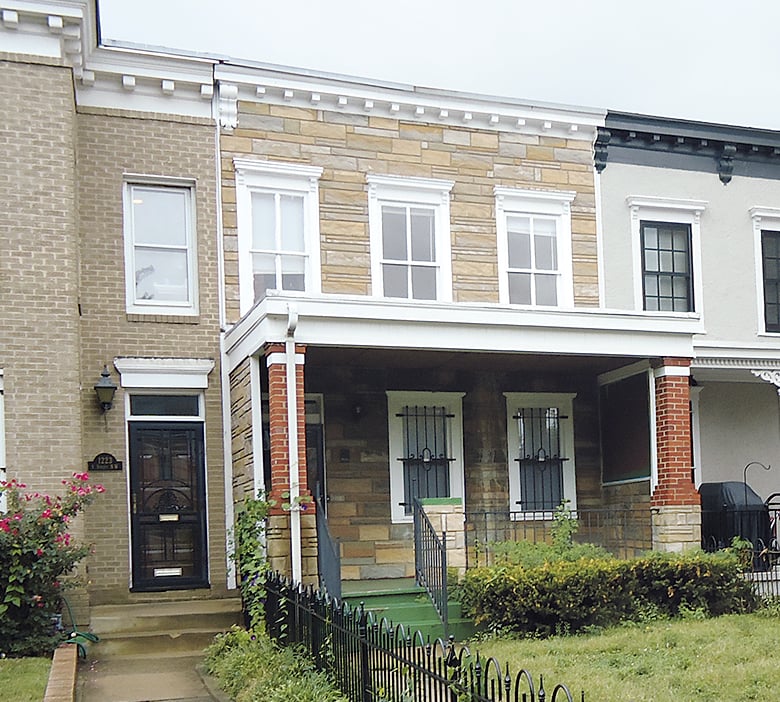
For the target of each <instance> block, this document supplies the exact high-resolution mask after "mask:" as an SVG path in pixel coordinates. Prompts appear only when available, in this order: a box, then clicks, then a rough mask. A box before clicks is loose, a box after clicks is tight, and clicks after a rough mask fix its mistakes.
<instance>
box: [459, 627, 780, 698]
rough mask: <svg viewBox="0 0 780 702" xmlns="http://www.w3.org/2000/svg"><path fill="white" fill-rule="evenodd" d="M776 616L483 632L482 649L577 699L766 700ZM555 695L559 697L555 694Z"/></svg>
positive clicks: (771, 683) (773, 692)
mask: <svg viewBox="0 0 780 702" xmlns="http://www.w3.org/2000/svg"><path fill="white" fill-rule="evenodd" d="M779 629H780V617H777V616H768V615H767V614H760V613H759V614H742V615H726V616H722V617H717V618H714V619H705V620H690V619H688V620H675V621H658V622H651V623H646V624H634V625H630V626H622V627H617V628H614V629H609V630H607V631H605V632H603V633H598V634H588V635H580V636H569V637H553V638H550V639H544V640H541V639H536V640H534V639H515V640H510V639H489V640H485V641H479V642H476V643H473V644H472V646H471V647H472V649H475V650H478V651H479V652H480V654H481V655H483V656H494V657H495V658H496V659H497V660H498V661H499V662H501V663H502V664H506V663H508V664H509V666H510V670H511V671H512V674H513V675H514V674H516V673H517V671H518V670H519V669H520V668H526V669H527V670H528V671H529V672H530V673H531V674H532V675H533V676H534V679H535V681H536V684H537V685H538V680H539V675H540V674H542V675H544V679H545V688H546V691H547V693H548V695H549V694H550V693H551V692H552V688H553V687H554V686H555V685H556V684H558V683H564V684H565V685H566V686H567V687H568V688H569V690H570V691H571V693H572V697H573V698H574V699H576V700H579V699H580V692H581V691H582V690H584V691H585V700H586V702H588V700H592V701H593V702H602V701H604V700H631V701H632V702H671V701H672V700H676V699H679V700H709V699H713V700H773V699H777V694H778V685H779V684H780V668H779V667H778V655H777V652H778V633H779ZM559 699H560V698H559Z"/></svg>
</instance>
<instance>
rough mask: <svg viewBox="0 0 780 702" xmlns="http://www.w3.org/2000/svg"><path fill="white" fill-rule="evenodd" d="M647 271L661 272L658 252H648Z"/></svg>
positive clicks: (646, 255)
mask: <svg viewBox="0 0 780 702" xmlns="http://www.w3.org/2000/svg"><path fill="white" fill-rule="evenodd" d="M645 270H646V271H654V272H655V271H659V270H661V269H660V268H659V267H658V251H653V250H648V251H647V252H646V253H645Z"/></svg>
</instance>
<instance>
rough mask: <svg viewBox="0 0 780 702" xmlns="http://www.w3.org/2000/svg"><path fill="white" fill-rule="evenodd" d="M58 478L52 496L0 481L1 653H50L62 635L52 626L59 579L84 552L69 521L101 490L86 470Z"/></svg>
mask: <svg viewBox="0 0 780 702" xmlns="http://www.w3.org/2000/svg"><path fill="white" fill-rule="evenodd" d="M62 483H63V486H64V491H63V494H62V495H61V496H59V495H58V496H54V497H52V496H50V495H45V494H41V493H39V492H25V490H26V488H27V486H26V485H25V484H24V483H20V482H18V481H17V480H11V481H8V482H6V481H0V492H2V493H4V494H5V497H6V508H7V509H6V512H5V513H0V653H2V654H5V655H8V656H30V655H41V654H46V653H50V652H51V651H53V650H54V648H56V647H57V645H58V644H59V643H60V641H61V640H62V639H63V635H62V633H61V632H59V631H58V630H57V627H56V626H55V625H54V620H55V619H56V615H57V614H59V612H60V609H61V607H62V590H63V587H64V581H63V579H64V578H65V577H66V576H67V575H68V574H70V573H71V572H72V571H73V569H74V568H75V567H76V565H77V564H78V562H79V561H81V560H82V559H83V558H84V557H85V556H86V555H87V554H88V553H89V547H88V546H86V545H81V544H77V543H76V542H75V541H74V540H73V539H72V538H71V534H70V532H69V527H70V523H71V520H73V518H74V517H76V515H78V514H79V513H80V512H81V511H82V510H83V509H84V508H85V507H86V506H87V505H88V504H90V503H91V502H92V501H93V500H94V499H95V497H96V496H97V495H98V494H100V493H101V492H103V491H104V490H103V486H102V485H96V484H92V483H91V482H90V479H89V474H87V473H74V474H73V477H72V478H71V479H70V480H63V481H62Z"/></svg>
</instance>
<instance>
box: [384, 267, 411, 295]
mask: <svg viewBox="0 0 780 702" xmlns="http://www.w3.org/2000/svg"><path fill="white" fill-rule="evenodd" d="M407 276H408V267H407V266H394V265H388V264H385V265H383V266H382V281H383V283H384V291H383V292H384V296H385V297H409V283H408V279H407Z"/></svg>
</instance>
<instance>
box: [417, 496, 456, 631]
mask: <svg viewBox="0 0 780 702" xmlns="http://www.w3.org/2000/svg"><path fill="white" fill-rule="evenodd" d="M412 508H413V514H414V576H415V579H416V580H417V584H418V585H420V586H422V587H424V588H425V591H426V592H427V593H428V596H429V597H430V598H431V602H433V606H434V608H435V609H436V611H437V612H438V614H439V619H441V624H442V627H443V628H444V636H445V637H446V636H447V635H448V634H449V622H448V610H449V598H448V594H447V532H446V531H444V532H442V534H441V536H439V535H438V534H437V533H436V529H434V528H433V525H432V524H431V521H430V520H429V519H428V515H427V514H425V510H423V507H422V505H421V504H420V501H419V500H418V499H416V498H415V500H414V504H413V507H412Z"/></svg>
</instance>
